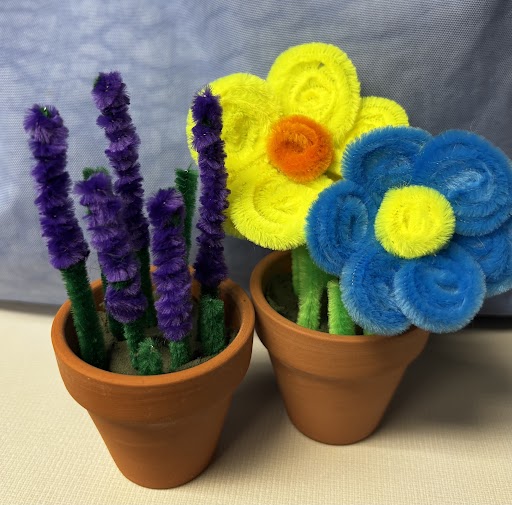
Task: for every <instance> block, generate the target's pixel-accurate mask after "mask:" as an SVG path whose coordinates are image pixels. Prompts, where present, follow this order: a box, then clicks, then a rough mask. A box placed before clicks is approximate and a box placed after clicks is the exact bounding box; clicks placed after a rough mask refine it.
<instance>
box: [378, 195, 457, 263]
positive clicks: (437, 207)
mask: <svg viewBox="0 0 512 505" xmlns="http://www.w3.org/2000/svg"><path fill="white" fill-rule="evenodd" d="M454 231H455V214H454V213H453V209H452V207H451V205H450V202H449V201H448V200H447V199H446V198H445V197H444V196H443V195H442V194H441V193H439V192H438V191H436V190H435V189H432V188H428V187H425V186H406V187H404V188H396V189H390V190H389V191H387V193H386V194H385V195H384V198H383V200H382V203H381V205H380V208H379V210H378V212H377V216H376V218H375V236H376V237H377V240H378V241H379V242H380V243H381V244H382V247H384V249H385V250H386V251H388V252H389V253H390V254H393V255H395V256H399V257H401V258H407V259H411V258H419V257H421V256H426V255H427V254H433V253H435V252H437V251H439V250H440V249H441V248H443V247H444V246H445V245H446V244H447V243H448V242H449V241H450V239H451V238H452V236H453V233H454Z"/></svg>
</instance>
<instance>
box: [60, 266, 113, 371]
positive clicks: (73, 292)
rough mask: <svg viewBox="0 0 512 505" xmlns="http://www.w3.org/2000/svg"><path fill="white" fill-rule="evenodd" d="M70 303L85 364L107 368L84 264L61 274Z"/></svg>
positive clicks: (63, 270) (102, 339)
mask: <svg viewBox="0 0 512 505" xmlns="http://www.w3.org/2000/svg"><path fill="white" fill-rule="evenodd" d="M60 272H61V274H62V278H63V280H64V284H65V286H66V291H67V294H68V297H69V299H70V300H71V315H72V317H73V323H74V325H75V330H76V334H77V337H78V345H79V347H80V355H81V357H82V359H83V360H84V361H86V362H87V363H89V364H90V365H93V366H95V367H97V368H103V369H105V368H106V364H107V353H106V351H105V340H104V336H103V330H102V328H101V323H100V319H99V317H98V313H97V311H96V305H95V304H94V297H93V294H92V290H91V286H90V283H89V278H88V275H87V267H86V266H85V260H84V261H79V262H78V263H76V264H75V265H72V266H70V267H69V268H66V269H62V270H61V271H60Z"/></svg>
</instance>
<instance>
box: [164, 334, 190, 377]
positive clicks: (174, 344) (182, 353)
mask: <svg viewBox="0 0 512 505" xmlns="http://www.w3.org/2000/svg"><path fill="white" fill-rule="evenodd" d="M189 342H190V335H187V336H185V338H184V339H183V340H178V341H174V340H171V341H170V342H169V352H170V353H171V366H170V369H169V371H170V372H174V371H176V370H177V369H178V368H180V367H182V366H183V365H185V364H186V363H188V362H189V361H190V360H191V359H192V354H191V352H190V344H189Z"/></svg>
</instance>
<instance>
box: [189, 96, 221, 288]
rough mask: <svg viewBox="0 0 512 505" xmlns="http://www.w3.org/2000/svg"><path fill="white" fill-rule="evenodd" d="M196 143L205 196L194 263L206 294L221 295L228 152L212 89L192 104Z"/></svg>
mask: <svg viewBox="0 0 512 505" xmlns="http://www.w3.org/2000/svg"><path fill="white" fill-rule="evenodd" d="M192 117H193V119H194V121H195V126H194V127H193V128H192V134H193V136H194V140H193V144H194V148H195V149H196V151H197V153H198V165H199V176H200V179H201V196H200V199H199V201H200V204H201V205H200V208H199V221H198V223H197V228H198V230H199V236H198V237H197V243H198V245H199V248H198V252H197V258H196V261H195V264H194V267H195V277H196V279H197V280H198V281H199V282H200V283H201V288H202V293H203V294H210V295H212V296H217V291H218V287H219V283H220V282H221V281H223V280H224V279H226V277H227V266H226V262H225V260H224V245H223V239H224V230H223V227H222V225H223V223H224V221H225V219H226V217H225V215H224V211H225V210H226V208H227V207H228V201H227V197H228V194H229V191H228V189H227V188H226V182H227V172H226V168H225V166H224V159H225V158H226V154H225V152H224V142H223V141H222V140H221V132H222V109H221V106H220V102H219V99H218V97H216V96H214V95H212V92H211V90H210V88H208V87H207V88H206V89H205V90H204V91H203V92H201V93H199V94H198V95H196V97H195V98H194V102H193V104H192Z"/></svg>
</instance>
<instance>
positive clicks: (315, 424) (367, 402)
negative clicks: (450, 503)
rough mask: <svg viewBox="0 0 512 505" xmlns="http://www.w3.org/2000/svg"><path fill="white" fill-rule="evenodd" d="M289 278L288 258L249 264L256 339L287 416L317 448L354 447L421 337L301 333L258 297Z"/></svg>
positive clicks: (416, 332)
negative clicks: (264, 350)
mask: <svg viewBox="0 0 512 505" xmlns="http://www.w3.org/2000/svg"><path fill="white" fill-rule="evenodd" d="M290 271H291V257H290V253H289V252H274V253H271V254H270V255H268V256H267V257H265V258H263V260H261V261H260V262H259V263H258V264H257V265H256V267H255V269H254V271H253V273H252V276H251V283H250V289H251V295H252V300H253V304H254V308H255V309H256V332H257V334H258V336H259V338H260V340H261V341H262V342H263V345H264V346H265V347H266V348H267V350H268V353H269V355H270V358H271V361H272V365H273V367H274V373H275V376H276V379H277V383H278V386H279V390H280V392H281V396H282V398H283V400H284V404H285V406H286V410H287V412H288V416H289V417H290V420H291V421H292V423H293V424H294V425H295V426H296V427H297V429H298V430H299V431H301V432H302V433H303V434H304V435H306V436H308V437H310V438H312V439H314V440H317V441H319V442H323V443H326V444H336V445H339V444H351V443H354V442H357V441H359V440H362V439H363V438H365V437H367V436H368V435H370V434H371V433H372V432H373V431H374V430H375V429H376V428H377V426H378V424H379V422H380V420H381V419H382V416H383V414H384V412H385V410H386V407H387V406H388V404H389V402H390V400H391V398H392V396H393V393H394V392H395V389H396V388H397V386H398V384H399V382H400V380H401V378H402V376H403V374H404V372H405V369H406V368H407V366H408V365H409V363H411V362H412V361H413V360H414V359H415V358H416V357H417V356H418V355H419V354H420V352H421V351H422V349H423V348H424V347H425V344H426V342H427V339H428V332H426V331H423V330H420V329H418V328H413V329H411V330H409V331H407V332H406V333H404V334H402V335H399V336H394V337H384V336H362V335H361V336H340V335H330V334H327V333H323V332H319V331H314V330H309V329H307V328H302V327H301V326H298V325H297V324H295V323H293V322H291V321H289V320H288V319H286V318H284V317H283V316H281V315H280V314H278V313H277V312H276V311H275V310H273V309H272V307H271V306H270V305H269V304H268V302H267V301H266V299H265V296H264V292H265V287H266V286H267V284H268V282H269V280H270V279H271V278H272V277H274V276H275V275H276V274H279V273H286V272H290Z"/></svg>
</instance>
